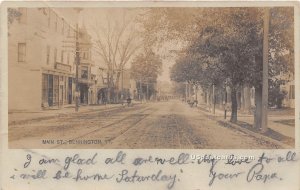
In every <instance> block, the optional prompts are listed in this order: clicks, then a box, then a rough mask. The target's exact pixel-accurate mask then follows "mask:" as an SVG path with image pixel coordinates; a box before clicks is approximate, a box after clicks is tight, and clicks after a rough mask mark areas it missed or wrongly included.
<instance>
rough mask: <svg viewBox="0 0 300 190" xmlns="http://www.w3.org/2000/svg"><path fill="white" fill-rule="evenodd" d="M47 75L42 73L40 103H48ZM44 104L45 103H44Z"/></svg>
mask: <svg viewBox="0 0 300 190" xmlns="http://www.w3.org/2000/svg"><path fill="white" fill-rule="evenodd" d="M48 83H49V82H48V75H47V74H42V103H43V105H44V103H48V95H49V93H48ZM44 106H45V105H44Z"/></svg>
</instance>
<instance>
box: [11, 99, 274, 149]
mask: <svg viewBox="0 0 300 190" xmlns="http://www.w3.org/2000/svg"><path fill="white" fill-rule="evenodd" d="M100 107H101V106H99V109H94V110H92V111H86V112H79V113H70V114H64V115H61V116H59V117H49V118H44V119H40V120H39V119H36V120H29V121H24V122H16V123H14V124H10V125H9V147H10V148H124V149H127V148H128V149H133V148H137V149H139V148H149V149H155V148H157V149H162V148H163V149H204V148H219V149H221V148H224V149H226V148H230V149H232V148H233V149H234V148H240V149H243V148H255V149H258V148H274V147H273V145H272V144H271V143H265V142H263V141H262V140H261V139H258V138H255V137H253V136H250V135H248V134H246V133H243V132H241V131H238V130H234V129H232V128H227V127H224V126H221V125H219V124H218V123H217V121H215V120H213V119H211V118H209V117H208V116H207V115H206V114H205V113H204V112H202V111H201V110H199V109H197V108H191V107H189V106H188V105H187V104H186V103H183V102H180V101H177V100H170V101H163V102H151V103H143V104H135V105H133V106H132V107H127V106H121V105H116V106H115V107H111V108H107V109H100ZM101 108H103V107H101ZM69 109H70V108H69Z"/></svg>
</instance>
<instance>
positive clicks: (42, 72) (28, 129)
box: [6, 6, 295, 149]
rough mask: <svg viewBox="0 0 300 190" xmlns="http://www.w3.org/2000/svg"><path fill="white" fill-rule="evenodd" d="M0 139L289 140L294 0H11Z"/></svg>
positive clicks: (246, 144) (207, 143)
mask: <svg viewBox="0 0 300 190" xmlns="http://www.w3.org/2000/svg"><path fill="white" fill-rule="evenodd" d="M6 36H7V41H8V44H7V49H8V55H7V57H8V65H7V67H8V148H10V149H289V148H295V67H294V65H295V52H294V43H295V40H294V7H289V6H285V7H281V6H275V7H95V8H91V7H46V6H45V7H9V8H7V35H6Z"/></svg>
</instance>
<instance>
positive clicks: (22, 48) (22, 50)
mask: <svg viewBox="0 0 300 190" xmlns="http://www.w3.org/2000/svg"><path fill="white" fill-rule="evenodd" d="M25 59H26V43H18V62H25Z"/></svg>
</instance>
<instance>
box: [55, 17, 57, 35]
mask: <svg viewBox="0 0 300 190" xmlns="http://www.w3.org/2000/svg"><path fill="white" fill-rule="evenodd" d="M55 32H57V15H55Z"/></svg>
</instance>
